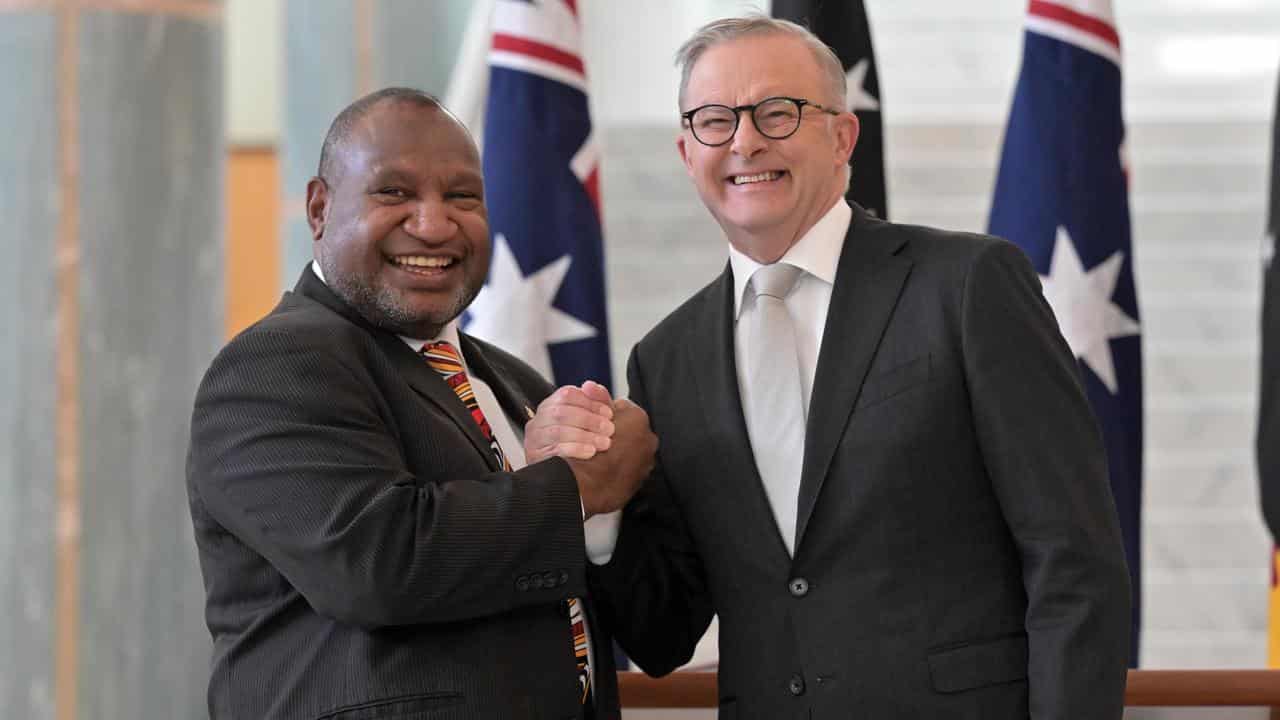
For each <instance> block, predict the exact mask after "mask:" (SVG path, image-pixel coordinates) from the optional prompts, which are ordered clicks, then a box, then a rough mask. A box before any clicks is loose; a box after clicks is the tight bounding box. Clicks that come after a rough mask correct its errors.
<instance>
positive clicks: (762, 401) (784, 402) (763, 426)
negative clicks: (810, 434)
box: [743, 263, 805, 555]
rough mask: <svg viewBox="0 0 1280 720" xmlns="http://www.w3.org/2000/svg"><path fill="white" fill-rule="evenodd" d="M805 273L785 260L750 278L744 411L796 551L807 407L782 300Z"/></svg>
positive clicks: (777, 514)
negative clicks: (751, 306) (751, 298)
mask: <svg viewBox="0 0 1280 720" xmlns="http://www.w3.org/2000/svg"><path fill="white" fill-rule="evenodd" d="M800 273H801V270H800V268H798V267H796V266H794V265H787V264H785V263H775V264H773V265H765V266H763V267H761V268H759V269H758V270H756V272H755V274H753V275H752V276H751V286H752V288H753V289H754V291H755V300H756V306H755V311H754V312H752V313H750V314H748V315H747V317H746V318H745V319H746V322H747V328H746V329H747V333H746V342H745V355H746V357H745V358H744V360H745V361H746V370H747V373H746V377H747V383H748V390H747V393H746V397H745V403H744V407H743V412H744V413H745V414H746V421H747V435H748V436H749V437H750V439H751V450H752V452H753V454H754V455H755V460H756V468H757V469H758V470H759V471H760V479H761V480H762V481H763V482H764V489H765V493H766V494H767V495H768V496H769V505H770V506H772V508H773V516H774V519H775V520H776V521H777V523H778V529H779V531H781V533H782V539H783V542H784V543H785V544H786V546H787V552H788V553H790V554H792V555H794V554H795V540H796V507H797V505H798V500H799V495H800V468H801V466H802V463H803V460H804V421H805V418H804V406H803V404H802V400H803V398H802V397H801V394H802V391H801V389H800V362H799V360H798V358H797V355H796V328H795V323H793V322H792V320H791V314H790V313H788V312H787V306H786V303H785V302H783V300H784V299H785V298H786V296H787V293H789V292H791V288H792V287H794V286H795V283H796V280H797V279H798V278H799V276H800Z"/></svg>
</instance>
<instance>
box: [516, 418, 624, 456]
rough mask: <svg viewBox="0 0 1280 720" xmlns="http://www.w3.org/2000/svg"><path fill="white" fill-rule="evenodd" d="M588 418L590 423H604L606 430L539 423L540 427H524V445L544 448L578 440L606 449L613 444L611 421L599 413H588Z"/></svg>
mask: <svg viewBox="0 0 1280 720" xmlns="http://www.w3.org/2000/svg"><path fill="white" fill-rule="evenodd" d="M588 418H591V423H603V424H604V425H605V427H604V428H603V429H604V430H607V432H600V430H596V429H591V428H576V427H572V425H567V424H556V425H541V427H536V428H535V427H526V428H525V445H526V446H529V447H535V448H544V447H549V446H553V445H556V443H561V442H580V443H588V445H591V446H595V447H596V448H599V450H607V448H608V447H609V446H611V445H613V439H612V438H613V423H611V421H609V420H605V419H604V418H600V416H599V415H588Z"/></svg>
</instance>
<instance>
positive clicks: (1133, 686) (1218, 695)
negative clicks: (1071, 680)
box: [618, 670, 1280, 719]
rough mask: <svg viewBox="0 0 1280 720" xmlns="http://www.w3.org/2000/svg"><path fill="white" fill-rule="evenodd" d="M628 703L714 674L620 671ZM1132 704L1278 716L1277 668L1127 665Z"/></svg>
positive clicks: (686, 702) (693, 701)
mask: <svg viewBox="0 0 1280 720" xmlns="http://www.w3.org/2000/svg"><path fill="white" fill-rule="evenodd" d="M618 685H619V690H620V691H621V695H622V706H623V707H627V708H714V707H716V674H715V673H713V672H678V673H672V674H671V675H668V676H667V677H664V678H660V679H657V680H655V679H653V678H651V677H648V676H647V675H645V674H643V673H638V672H622V673H618ZM1124 702H1125V705H1127V706H1130V707H1270V708H1272V712H1271V716H1272V718H1277V719H1280V670H1130V671H1129V684H1128V687H1127V688H1126V689H1125V693H1124Z"/></svg>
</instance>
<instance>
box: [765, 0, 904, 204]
mask: <svg viewBox="0 0 1280 720" xmlns="http://www.w3.org/2000/svg"><path fill="white" fill-rule="evenodd" d="M773 16H774V17H777V18H782V19H784V20H790V21H792V22H795V23H799V24H800V25H804V26H805V27H807V28H809V29H810V30H812V31H813V32H814V33H815V34H816V35H817V36H818V37H819V38H821V39H822V41H823V42H825V43H826V44H827V45H830V46H831V49H833V50H835V51H836V55H838V56H839V57H840V62H841V64H843V65H844V71H845V78H846V83H847V87H848V102H849V109H850V110H852V111H853V112H854V113H855V114H856V115H857V116H858V120H859V122H860V123H861V125H862V133H861V135H860V136H859V138H858V146H857V147H856V148H854V151H853V159H852V161H851V164H852V165H853V182H852V184H850V186H849V193H848V198H849V200H850V201H851V202H856V203H858V204H859V205H861V206H862V207H864V208H866V209H868V210H871V211H872V212H874V213H875V214H876V215H878V216H880V217H882V218H885V219H887V218H888V217H889V205H888V201H887V199H886V197H885V189H884V125H883V123H882V121H881V114H880V79H879V75H878V73H877V72H876V60H875V53H874V52H872V49H871V27H870V25H868V24H867V10H866V8H864V7H863V5H862V0H833V1H829V2H828V1H824V0H774V2H773Z"/></svg>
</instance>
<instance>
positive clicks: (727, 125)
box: [680, 97, 840, 147]
mask: <svg viewBox="0 0 1280 720" xmlns="http://www.w3.org/2000/svg"><path fill="white" fill-rule="evenodd" d="M806 105H807V106H809V107H811V108H814V109H816V110H821V111H822V112H824V113H828V114H830V115H839V114H840V111H838V110H832V109H831V108H829V107H825V106H823V105H819V104H818V103H815V102H809V101H808V100H803V99H801V98H789V97H771V98H765V99H764V100H761V101H760V102H758V103H756V104H754V105H739V106H737V107H729V106H728V105H703V106H701V107H696V108H694V109H692V110H689V111H687V112H682V113H680V118H681V119H682V120H684V123H685V126H686V127H688V128H689V130H690V131H691V132H693V137H694V139H696V140H697V141H698V142H700V143H702V144H703V145H706V146H708V147H718V146H720V145H724V144H725V143H727V142H729V141H730V140H732V139H733V136H734V134H735V133H737V132H738V120H739V118H740V117H741V115H740V113H742V111H743V110H747V111H750V113H751V123H752V124H753V125H755V126H756V130H759V131H760V134H761V135H764V136H765V137H767V138H772V139H774V140H783V139H785V138H789V137H791V136H792V135H794V134H795V132H796V130H799V129H800V116H801V113H802V111H803V110H804V108H805V106H806Z"/></svg>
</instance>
